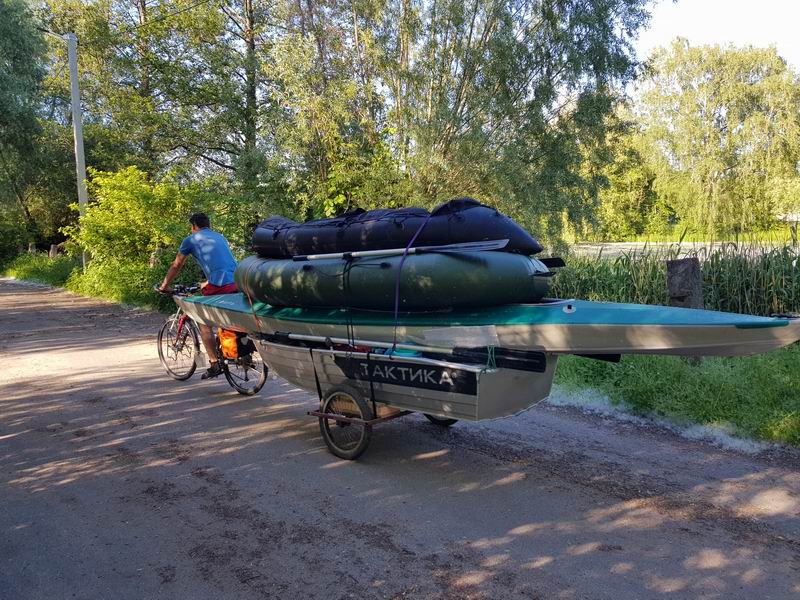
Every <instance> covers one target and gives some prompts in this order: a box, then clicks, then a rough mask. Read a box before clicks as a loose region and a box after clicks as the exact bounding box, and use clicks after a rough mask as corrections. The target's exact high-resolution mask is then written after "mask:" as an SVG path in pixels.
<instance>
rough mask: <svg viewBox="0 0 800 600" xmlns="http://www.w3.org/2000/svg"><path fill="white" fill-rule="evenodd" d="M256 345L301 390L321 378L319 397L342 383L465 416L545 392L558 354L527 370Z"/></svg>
mask: <svg viewBox="0 0 800 600" xmlns="http://www.w3.org/2000/svg"><path fill="white" fill-rule="evenodd" d="M259 347H260V350H259V351H260V352H261V356H262V358H263V359H264V362H266V363H267V364H268V365H269V366H270V369H272V370H273V371H274V372H275V373H277V374H278V375H280V376H281V377H282V378H284V379H285V380H287V381H289V382H290V383H293V384H295V385H297V386H298V387H301V388H303V389H305V390H309V391H315V390H316V388H317V384H319V390H320V392H321V394H322V397H323V398H324V397H325V396H326V395H327V394H328V392H329V390H331V389H332V388H333V387H334V386H342V385H346V386H348V387H350V388H353V389H355V390H356V391H357V392H359V393H360V394H361V395H362V396H363V397H364V398H371V397H373V396H374V398H375V401H376V402H377V403H378V404H384V405H386V406H388V407H391V408H395V409H400V410H410V411H413V412H423V413H427V414H429V415H433V416H436V417H441V418H449V419H459V420H465V421H480V420H484V419H496V418H499V417H506V416H510V415H514V414H516V413H518V412H520V411H522V410H525V409H526V408H528V407H529V406H531V405H532V404H535V403H536V402H538V401H540V400H542V399H544V398H546V397H547V396H548V394H549V393H550V388H551V386H552V383H553V376H554V375H555V369H556V362H557V358H558V357H557V356H555V355H546V359H545V367H544V370H543V371H542V372H531V371H520V370H516V369H506V368H492V369H488V368H486V367H485V365H474V364H472V365H465V364H461V363H457V362H449V361H443V360H433V359H427V358H421V357H405V356H390V357H387V356H383V357H382V356H379V355H377V356H376V355H372V356H371V358H368V357H367V355H366V354H365V353H363V352H345V351H336V350H325V349H323V350H317V349H315V350H311V349H309V348H303V347H298V346H290V345H285V344H277V343H265V344H259ZM354 369H355V372H354ZM367 373H369V374H370V375H371V376H372V378H373V381H372V383H371V384H370V382H369V379H368V378H367V377H365V376H366V374H367ZM379 408H380V407H379ZM379 412H380V410H379Z"/></svg>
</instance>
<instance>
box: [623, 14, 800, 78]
mask: <svg viewBox="0 0 800 600" xmlns="http://www.w3.org/2000/svg"><path fill="white" fill-rule="evenodd" d="M678 36H680V37H684V38H687V39H688V40H689V42H690V43H691V44H692V45H701V44H723V45H725V44H729V43H732V44H734V45H737V46H746V45H751V46H761V47H766V46H775V47H776V48H777V50H778V54H780V55H781V56H782V57H783V58H784V59H786V61H787V62H788V63H789V64H790V65H791V66H792V67H793V68H794V69H795V70H800V0H678V1H677V2H673V1H672V0H657V3H656V5H655V7H654V8H653V16H652V19H651V21H650V26H649V28H648V29H647V30H645V31H642V32H641V33H640V35H639V40H638V41H637V43H636V44H635V48H636V52H637V55H638V57H639V58H640V59H642V60H643V59H645V58H647V56H648V55H649V54H650V52H651V51H652V50H653V49H654V48H658V47H659V46H666V45H668V44H669V43H670V42H671V41H672V40H673V39H675V38H676V37H678Z"/></svg>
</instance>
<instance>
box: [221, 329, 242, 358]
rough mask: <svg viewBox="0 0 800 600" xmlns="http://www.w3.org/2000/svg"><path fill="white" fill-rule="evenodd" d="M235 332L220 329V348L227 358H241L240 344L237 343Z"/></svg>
mask: <svg viewBox="0 0 800 600" xmlns="http://www.w3.org/2000/svg"><path fill="white" fill-rule="evenodd" d="M237 337H238V336H237V335H236V332H235V331H230V330H228V329H223V328H222V327H220V328H219V346H220V348H222V356H223V357H225V358H239V344H237V343H236V338H237Z"/></svg>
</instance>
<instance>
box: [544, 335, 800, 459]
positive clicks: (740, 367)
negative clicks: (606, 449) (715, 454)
mask: <svg viewBox="0 0 800 600" xmlns="http://www.w3.org/2000/svg"><path fill="white" fill-rule="evenodd" d="M798 377H800V347H798V345H797V344H795V345H794V346H790V347H789V348H784V349H782V350H776V351H774V352H769V353H767V354H761V355H757V356H747V357H736V358H704V359H702V361H701V362H700V364H698V365H695V364H692V363H691V362H690V361H687V360H685V359H683V358H680V357H673V356H624V357H623V358H622V360H621V361H620V362H619V363H618V364H613V363H604V362H601V361H596V360H590V359H585V358H578V357H573V356H568V357H565V358H562V359H560V360H559V362H558V371H557V373H556V383H558V384H560V385H561V386H562V387H563V388H564V389H566V390H567V391H576V392H578V391H580V390H585V389H587V388H589V389H595V390H598V391H600V392H602V393H604V394H605V395H607V396H608V398H609V399H610V400H611V401H612V402H615V403H618V404H621V405H623V406H625V407H627V408H628V409H629V410H631V411H632V412H634V413H635V414H639V415H645V416H653V415H655V416H659V417H665V418H667V419H669V420H672V421H673V422H676V423H678V424H681V425H689V424H701V425H709V426H712V427H716V428H719V429H721V430H722V431H724V432H726V433H729V434H731V435H734V436H741V437H750V438H755V439H759V440H764V441H770V442H781V443H787V444H794V445H800V392H798V389H797V387H798V383H797V382H798Z"/></svg>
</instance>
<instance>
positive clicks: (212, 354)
mask: <svg viewBox="0 0 800 600" xmlns="http://www.w3.org/2000/svg"><path fill="white" fill-rule="evenodd" d="M197 327H198V329H200V339H201V340H203V346H205V347H206V354H208V360H210V361H211V362H212V363H215V362H217V344H216V342H215V341H214V332H213V331H211V327H209V326H208V325H204V324H201V323H198V324H197Z"/></svg>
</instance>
